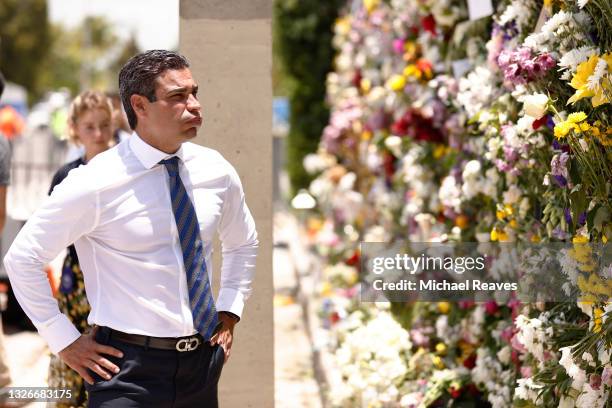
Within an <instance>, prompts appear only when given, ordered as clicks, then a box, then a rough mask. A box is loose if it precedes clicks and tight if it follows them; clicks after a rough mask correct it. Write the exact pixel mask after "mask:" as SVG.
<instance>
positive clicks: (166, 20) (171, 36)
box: [48, 0, 179, 50]
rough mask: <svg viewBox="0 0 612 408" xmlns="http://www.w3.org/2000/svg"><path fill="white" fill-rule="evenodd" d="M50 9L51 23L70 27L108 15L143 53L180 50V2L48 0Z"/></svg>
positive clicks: (115, 25) (118, 28)
mask: <svg viewBox="0 0 612 408" xmlns="http://www.w3.org/2000/svg"><path fill="white" fill-rule="evenodd" d="M48 9H49V19H50V21H51V22H53V23H61V24H63V25H65V26H67V27H74V26H76V25H78V24H79V23H80V22H81V21H82V20H83V19H84V18H85V17H86V16H89V15H101V16H104V17H106V18H107V19H108V20H109V21H110V22H112V24H113V26H114V27H115V29H116V33H117V35H119V36H120V37H122V38H128V37H129V36H130V33H134V34H135V36H136V40H137V42H138V45H139V47H140V48H141V49H143V50H149V49H154V48H162V49H169V48H175V47H178V37H179V0H48Z"/></svg>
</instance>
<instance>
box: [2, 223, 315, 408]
mask: <svg viewBox="0 0 612 408" xmlns="http://www.w3.org/2000/svg"><path fill="white" fill-rule="evenodd" d="M297 231H298V230H297V223H296V221H295V218H293V217H292V216H290V215H288V214H287V213H284V212H278V213H277V214H276V215H275V219H274V241H275V248H274V288H275V298H274V308H275V310H274V311H275V321H274V323H275V324H274V335H275V344H274V346H275V371H276V378H275V389H276V395H275V400H276V408H322V407H323V404H322V401H321V397H320V389H319V385H318V383H317V381H316V379H315V371H314V368H313V367H314V366H315V364H314V360H315V359H314V357H313V355H314V352H313V346H312V344H313V341H312V336H311V335H310V333H311V332H312V331H313V330H312V327H313V322H312V321H309V319H308V316H309V315H310V316H311V315H312V312H308V310H309V308H311V306H310V305H309V303H308V299H307V297H306V298H305V297H304V296H303V295H300V293H304V291H303V290H300V289H301V288H300V284H304V282H308V276H307V274H308V269H309V264H308V262H309V259H310V258H309V255H308V254H307V253H305V252H304V248H303V247H302V245H301V242H300V237H299V235H298V232H297ZM309 285H310V284H309ZM7 331H9V332H10V328H8V329H7ZM5 342H6V349H7V355H8V362H9V365H10V367H11V372H12V377H13V382H14V384H13V385H14V386H32V387H34V386H38V387H42V386H46V378H47V368H48V364H49V351H48V348H47V346H46V344H45V342H44V341H43V340H42V338H41V337H40V336H39V335H38V334H37V333H35V332H25V331H22V332H17V333H12V334H7V335H6V336H5ZM44 406H45V404H44V403H30V404H28V405H26V407H27V408H41V407H44Z"/></svg>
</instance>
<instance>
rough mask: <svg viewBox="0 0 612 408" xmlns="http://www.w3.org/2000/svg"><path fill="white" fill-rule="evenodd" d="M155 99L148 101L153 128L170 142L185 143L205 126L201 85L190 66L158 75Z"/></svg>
mask: <svg viewBox="0 0 612 408" xmlns="http://www.w3.org/2000/svg"><path fill="white" fill-rule="evenodd" d="M155 83H156V86H155V96H156V98H157V99H156V101H155V102H150V103H149V114H148V115H147V121H148V123H149V127H150V129H152V130H154V132H155V133H156V134H157V135H159V136H160V137H161V138H163V139H166V141H167V142H170V143H182V142H184V141H187V140H189V139H192V138H194V137H195V136H196V134H197V132H198V128H199V127H200V126H201V125H202V114H201V106H200V103H199V102H198V99H197V92H198V86H197V85H196V83H195V82H194V80H193V78H192V76H191V71H190V70H189V69H188V68H184V69H180V70H174V69H172V70H167V71H165V72H163V73H162V74H161V75H160V76H159V77H157V79H156V81H155Z"/></svg>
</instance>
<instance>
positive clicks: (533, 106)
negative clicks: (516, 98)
mask: <svg viewBox="0 0 612 408" xmlns="http://www.w3.org/2000/svg"><path fill="white" fill-rule="evenodd" d="M547 105H548V96H547V95H544V94H541V93H534V94H532V95H527V96H525V98H524V99H523V108H524V109H525V114H527V115H529V116H531V117H532V118H536V119H539V118H541V117H542V116H544V115H545V114H546V111H547Z"/></svg>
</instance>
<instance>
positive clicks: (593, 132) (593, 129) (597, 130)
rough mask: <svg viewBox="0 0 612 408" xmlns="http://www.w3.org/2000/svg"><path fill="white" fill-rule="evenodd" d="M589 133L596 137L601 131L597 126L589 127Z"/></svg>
mask: <svg viewBox="0 0 612 408" xmlns="http://www.w3.org/2000/svg"><path fill="white" fill-rule="evenodd" d="M591 133H592V134H593V135H594V136H596V137H599V135H601V131H600V130H599V128H598V127H591Z"/></svg>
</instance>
